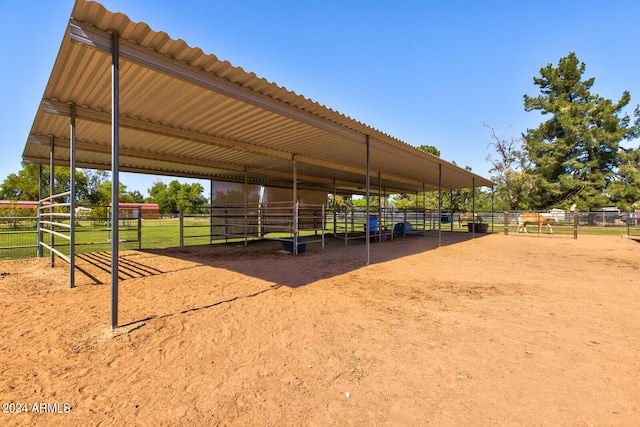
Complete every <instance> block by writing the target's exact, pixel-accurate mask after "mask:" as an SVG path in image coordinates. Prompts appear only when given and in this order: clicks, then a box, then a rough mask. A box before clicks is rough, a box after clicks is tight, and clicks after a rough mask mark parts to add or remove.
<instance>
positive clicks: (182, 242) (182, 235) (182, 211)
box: [180, 206, 184, 248]
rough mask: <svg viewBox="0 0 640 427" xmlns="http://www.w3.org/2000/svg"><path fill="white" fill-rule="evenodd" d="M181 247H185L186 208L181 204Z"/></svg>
mask: <svg viewBox="0 0 640 427" xmlns="http://www.w3.org/2000/svg"><path fill="white" fill-rule="evenodd" d="M180 247H181V248H182V247H184V208H183V207H182V206H180Z"/></svg>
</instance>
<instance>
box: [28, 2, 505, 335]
mask: <svg viewBox="0 0 640 427" xmlns="http://www.w3.org/2000/svg"><path fill="white" fill-rule="evenodd" d="M23 159H24V161H25V162H30V163H36V164H51V165H65V166H66V165H70V166H71V168H72V171H73V170H74V169H75V168H76V167H82V168H92V169H110V170H111V171H112V179H113V186H112V188H113V189H114V194H113V200H112V204H113V207H114V209H113V212H114V218H113V220H114V221H113V223H114V230H113V233H114V238H113V247H112V273H111V274H112V283H111V285H112V305H114V304H115V305H116V306H117V282H118V278H117V262H118V260H117V257H118V245H117V241H118V238H117V236H118V235H117V231H118V230H117V219H118V218H117V212H118V209H117V205H118V199H117V194H118V190H117V189H118V187H119V178H118V174H119V172H120V171H125V172H137V173H152V174H159V175H168V176H179V177H189V178H203V179H208V180H216V181H230V182H244V183H250V184H260V185H264V186H273V187H284V188H291V189H292V191H293V194H292V199H295V194H296V191H297V189H301V188H306V189H318V190H325V191H329V192H334V193H337V194H348V195H351V194H363V195H369V191H370V188H371V180H372V179H373V180H374V183H375V184H376V186H379V187H384V188H385V191H386V192H387V193H415V192H422V191H425V190H438V191H441V190H442V189H443V188H444V189H449V190H451V189H457V188H469V187H480V186H488V187H491V186H492V185H493V183H492V182H491V181H490V180H487V179H485V178H483V177H481V176H479V175H476V174H473V173H471V172H469V171H467V170H465V169H462V168H459V167H457V166H455V165H453V164H451V163H449V162H446V161H444V160H442V159H440V158H437V157H435V156H432V155H430V154H427V153H425V152H423V151H421V150H418V149H417V148H415V147H413V146H411V145H409V144H406V143H404V142H402V141H400V140H398V139H396V138H394V137H392V136H390V135H388V134H385V133H383V132H381V131H379V130H377V129H374V128H372V127H370V126H367V125H365V124H363V123H360V122H358V121H356V120H354V119H352V118H350V117H347V116H345V115H343V114H340V113H339V112H337V111H334V110H332V109H330V108H327V107H326V106H323V105H319V104H318V103H316V102H313V101H312V100H310V99H307V98H305V97H303V96H301V95H298V94H296V93H294V92H291V91H289V90H287V89H286V88H284V87H280V86H278V85H277V84H275V83H272V82H269V81H267V80H265V79H263V78H259V77H257V76H256V75H255V74H253V73H249V72H246V71H244V70H243V69H242V68H239V67H235V66H232V65H231V64H229V63H228V62H226V61H221V60H219V59H218V58H217V57H216V56H214V55H210V54H205V53H203V52H202V51H201V50H200V49H198V48H192V47H189V46H188V45H187V44H186V43H185V42H184V41H182V40H174V39H171V38H170V37H169V36H168V35H167V34H166V33H164V32H156V31H154V30H152V29H151V28H149V26H148V25H147V24H145V23H143V22H139V23H137V22H132V21H130V20H129V18H128V17H127V16H125V15H123V14H121V13H112V12H109V11H107V10H106V9H105V8H104V7H103V6H102V5H101V4H100V3H97V2H93V1H85V0H77V1H76V3H75V5H74V8H73V11H72V13H71V18H70V20H69V23H68V26H67V30H66V32H65V35H64V38H63V40H62V44H61V47H60V51H59V53H58V56H57V59H56V61H55V64H54V67H53V70H52V72H51V76H50V79H49V82H48V84H47V87H46V89H45V92H44V96H43V99H42V103H41V106H40V108H39V109H38V111H37V113H36V117H35V119H34V123H33V126H32V129H31V132H30V134H29V137H28V140H27V143H26V147H25V149H24V153H23ZM72 175H73V173H72ZM72 187H73V183H72ZM71 194H73V191H72V192H71ZM71 199H72V202H71V205H72V207H73V204H74V201H73V197H71ZM367 200H368V197H367ZM72 212H73V209H72ZM72 215H73V213H72ZM71 224H72V225H73V221H71ZM72 234H73V233H72ZM366 241H367V245H366V253H367V255H366V256H367V260H366V263H367V264H368V253H369V239H366ZM72 246H73V244H72ZM71 258H73V257H71ZM72 270H73V264H72ZM114 271H115V273H114ZM112 327H117V310H116V312H115V318H114V315H113V312H112Z"/></svg>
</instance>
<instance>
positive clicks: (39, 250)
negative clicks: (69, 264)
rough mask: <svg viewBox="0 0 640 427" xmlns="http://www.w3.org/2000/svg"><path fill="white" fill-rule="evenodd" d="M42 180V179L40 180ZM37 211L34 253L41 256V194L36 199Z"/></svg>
mask: <svg viewBox="0 0 640 427" xmlns="http://www.w3.org/2000/svg"><path fill="white" fill-rule="evenodd" d="M40 168H42V166H40ZM40 181H42V179H41V180H40ZM40 193H42V191H40ZM37 209H38V210H37V212H36V229H37V231H38V248H37V249H36V254H37V257H38V258H42V245H41V244H40V243H42V242H43V240H42V230H41V228H42V224H41V223H40V213H41V209H42V194H41V195H40V199H39V200H38V208H37Z"/></svg>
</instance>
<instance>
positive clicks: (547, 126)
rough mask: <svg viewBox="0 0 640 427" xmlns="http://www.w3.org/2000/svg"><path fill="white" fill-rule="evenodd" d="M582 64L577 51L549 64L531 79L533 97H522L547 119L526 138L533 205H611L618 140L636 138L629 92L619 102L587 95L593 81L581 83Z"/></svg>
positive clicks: (616, 164) (528, 132)
mask: <svg viewBox="0 0 640 427" xmlns="http://www.w3.org/2000/svg"><path fill="white" fill-rule="evenodd" d="M585 69H586V66H585V64H584V63H582V62H580V61H579V60H578V58H577V57H576V55H575V53H573V52H570V53H569V55H568V56H567V57H564V58H560V61H559V62H558V66H557V67H554V66H553V65H552V64H548V65H547V66H546V67H543V68H541V69H540V75H541V76H540V77H534V78H533V81H534V84H535V85H537V86H539V88H540V94H539V95H538V96H537V97H530V96H527V95H524V106H525V110H526V111H539V112H540V113H541V114H543V115H550V116H551V117H550V118H549V119H548V120H547V121H545V122H544V123H542V124H541V125H540V126H539V127H538V128H537V129H528V130H527V132H526V134H524V139H525V150H526V152H527V154H528V156H529V158H530V160H531V166H532V170H531V172H532V173H533V174H534V176H535V179H536V189H535V190H534V192H533V194H532V196H533V199H534V207H537V208H549V207H553V206H564V207H566V206H567V205H570V204H571V203H572V202H574V201H575V202H576V203H578V205H579V206H582V208H583V209H584V208H588V209H599V208H601V207H602V206H604V205H605V204H607V203H609V199H608V196H607V194H606V191H607V188H608V187H609V185H610V184H611V183H612V182H613V181H614V178H615V173H616V169H617V167H618V165H619V156H618V152H619V146H620V141H621V140H624V139H629V138H631V137H632V136H633V135H634V132H635V126H633V125H631V123H630V118H629V116H628V115H622V110H623V108H624V107H626V106H627V104H629V101H630V100H631V97H630V95H629V92H626V91H625V92H624V93H623V94H622V97H621V98H620V100H619V101H617V102H612V101H611V100H608V99H605V98H603V97H601V96H599V95H597V94H592V93H591V87H592V86H593V84H594V82H595V78H593V77H592V78H589V79H586V80H583V74H584V72H585Z"/></svg>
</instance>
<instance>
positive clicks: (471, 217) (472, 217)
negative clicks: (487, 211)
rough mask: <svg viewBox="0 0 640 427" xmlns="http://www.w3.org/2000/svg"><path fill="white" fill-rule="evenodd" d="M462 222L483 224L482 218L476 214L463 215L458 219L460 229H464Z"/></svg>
mask: <svg viewBox="0 0 640 427" xmlns="http://www.w3.org/2000/svg"><path fill="white" fill-rule="evenodd" d="M462 221H473V222H475V223H481V222H482V217H481V216H480V215H478V214H474V213H461V214H460V216H459V217H458V227H462Z"/></svg>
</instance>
